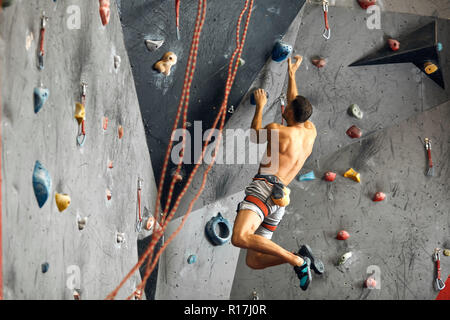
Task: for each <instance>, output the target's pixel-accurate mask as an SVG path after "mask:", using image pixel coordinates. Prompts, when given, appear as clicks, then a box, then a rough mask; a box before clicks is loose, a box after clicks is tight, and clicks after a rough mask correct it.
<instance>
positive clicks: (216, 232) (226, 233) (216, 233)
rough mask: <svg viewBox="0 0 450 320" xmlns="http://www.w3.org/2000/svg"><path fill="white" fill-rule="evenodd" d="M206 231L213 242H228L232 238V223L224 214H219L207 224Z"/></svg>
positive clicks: (219, 243)
mask: <svg viewBox="0 0 450 320" xmlns="http://www.w3.org/2000/svg"><path fill="white" fill-rule="evenodd" d="M205 233H206V236H207V237H208V239H209V240H210V241H211V243H212V244H213V245H215V246H220V245H223V244H225V243H227V242H228V241H229V240H230V238H231V225H230V222H229V221H228V220H227V219H225V218H224V217H223V216H222V214H221V213H220V212H219V214H218V215H217V216H215V217H213V218H211V220H209V222H208V223H207V224H206V227H205Z"/></svg>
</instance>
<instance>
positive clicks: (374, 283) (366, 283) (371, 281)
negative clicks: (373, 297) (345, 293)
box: [364, 276, 377, 289]
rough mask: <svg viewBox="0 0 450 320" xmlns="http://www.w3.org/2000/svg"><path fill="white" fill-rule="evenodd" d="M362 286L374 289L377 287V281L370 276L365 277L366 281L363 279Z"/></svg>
mask: <svg viewBox="0 0 450 320" xmlns="http://www.w3.org/2000/svg"><path fill="white" fill-rule="evenodd" d="M364 287H366V288H367V289H375V288H376V287H377V281H376V280H375V279H374V278H373V277H372V276H370V277H368V278H367V279H366V281H364Z"/></svg>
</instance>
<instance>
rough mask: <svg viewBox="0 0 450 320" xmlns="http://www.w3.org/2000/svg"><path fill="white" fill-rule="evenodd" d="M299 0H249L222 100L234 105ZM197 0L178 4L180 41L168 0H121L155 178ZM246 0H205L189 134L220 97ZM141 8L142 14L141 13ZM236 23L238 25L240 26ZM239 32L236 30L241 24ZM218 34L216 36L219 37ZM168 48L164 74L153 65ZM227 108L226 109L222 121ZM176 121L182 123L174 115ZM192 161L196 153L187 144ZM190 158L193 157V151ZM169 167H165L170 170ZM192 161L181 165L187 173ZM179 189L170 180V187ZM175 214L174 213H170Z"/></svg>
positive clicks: (206, 124) (208, 120)
mask: <svg viewBox="0 0 450 320" xmlns="http://www.w3.org/2000/svg"><path fill="white" fill-rule="evenodd" d="M305 1H306V0H301V1H299V0H284V1H283V3H282V4H280V3H277V2H276V1H275V2H274V1H272V0H258V1H255V2H254V6H253V10H252V18H251V22H250V25H249V28H248V33H247V38H246V43H245V47H244V50H243V55H242V58H243V59H244V63H245V64H244V65H243V66H241V67H240V68H239V72H238V73H237V76H236V80H235V84H234V86H233V90H232V91H231V93H230V97H229V103H228V107H230V106H234V107H235V109H236V108H237V107H238V104H239V102H240V101H241V99H242V97H243V96H244V95H245V93H246V91H247V90H248V89H249V87H250V85H251V83H252V81H253V80H254V79H255V77H256V76H257V74H258V73H259V72H260V70H261V68H262V67H263V66H264V64H265V62H266V60H267V58H268V57H269V56H270V52H271V50H272V47H273V44H274V42H275V41H277V40H279V39H281V38H282V37H283V36H284V34H285V33H286V31H287V29H288V28H289V26H290V25H291V23H292V21H293V19H294V18H295V17H296V15H297V13H298V12H299V10H300V9H301V8H302V6H303V5H304V3H305ZM197 2H198V1H197V0H184V1H182V2H181V3H180V16H179V17H180V40H178V39H177V37H176V27H175V1H159V0H154V1H147V0H145V1H144V0H133V1H121V18H122V24H123V29H124V36H125V44H126V46H127V49H128V53H129V56H130V61H131V65H132V70H133V75H134V79H135V83H136V91H137V93H138V97H139V102H140V106H141V112H142V115H143V121H144V125H145V129H146V134H147V143H148V145H149V148H150V155H151V157H152V163H153V166H154V171H155V177H156V179H157V182H159V179H160V174H161V170H162V165H163V162H164V155H165V151H166V149H167V145H168V143H169V137H170V135H171V132H170V131H171V130H172V127H173V121H174V119H175V115H176V112H177V106H178V103H179V100H180V96H181V92H182V86H183V80H184V72H185V69H186V64H187V60H188V57H189V50H190V44H191V41H192V34H193V30H194V26H195V17H196V14H197ZM244 3H245V1H221V0H209V1H208V2H207V13H206V19H205V24H204V27H203V32H202V35H201V38H200V45H199V52H198V60H197V67H196V73H195V76H194V81H193V84H192V87H191V91H190V105H189V112H188V115H187V119H188V122H189V124H188V128H187V130H188V131H189V132H190V133H191V134H192V135H193V133H194V121H201V122H202V129H201V130H202V131H203V132H204V131H206V130H207V129H209V128H210V127H211V126H212V124H213V122H214V118H215V117H216V115H217V112H218V107H219V106H220V104H221V102H222V99H223V96H224V87H225V81H226V77H227V71H228V63H229V59H230V58H231V54H232V53H233V50H234V48H235V45H236V36H235V34H236V24H237V21H238V17H239V13H240V12H241V10H242V8H243V6H244ZM142 12H145V13H146V14H142ZM242 27H243V26H242ZM241 33H242V29H241ZM219 35H220V36H219ZM145 40H162V41H164V43H163V45H162V47H160V48H159V49H157V50H156V51H152V52H149V50H148V49H147V47H146V45H145ZM168 51H171V52H174V53H175V54H176V55H177V57H178V62H177V64H176V65H175V66H174V67H173V68H172V70H171V74H170V75H169V76H165V75H163V74H161V73H158V72H157V71H155V70H154V68H153V66H154V64H155V63H156V62H157V61H158V60H159V59H161V57H162V56H163V55H164V54H165V53H166V52H168ZM231 116H232V114H230V113H228V114H227V120H228V119H230V117H231ZM179 127H182V123H181V120H180V123H179ZM191 152H192V155H193V156H192V158H193V159H192V160H191V163H194V161H195V160H196V159H197V158H198V154H196V153H195V152H194V148H192V151H191ZM194 157H195V158H194ZM172 168H173V166H172V165H171V166H170V167H169V170H171V169H172ZM192 168H193V165H190V164H185V165H184V166H183V170H184V172H185V174H186V175H188V174H189V173H190V172H191V171H192ZM180 190H181V187H180V186H178V185H177V186H176V188H175V193H176V194H178V193H179V191H180ZM177 216H178V213H177Z"/></svg>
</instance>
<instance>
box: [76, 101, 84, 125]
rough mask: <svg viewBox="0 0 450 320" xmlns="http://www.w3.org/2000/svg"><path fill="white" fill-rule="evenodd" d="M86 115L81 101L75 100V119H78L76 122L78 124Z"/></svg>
mask: <svg viewBox="0 0 450 320" xmlns="http://www.w3.org/2000/svg"><path fill="white" fill-rule="evenodd" d="M85 117H86V110H85V109H84V105H83V104H82V103H79V102H77V103H76V105H75V119H77V120H78V124H80V123H81V122H82V121H83V120H84V119H85Z"/></svg>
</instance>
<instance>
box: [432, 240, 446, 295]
mask: <svg viewBox="0 0 450 320" xmlns="http://www.w3.org/2000/svg"><path fill="white" fill-rule="evenodd" d="M440 251H441V249H440V248H436V249H434V254H433V258H434V261H435V262H436V274H437V275H436V281H435V285H436V290H439V291H441V290H442V289H444V288H445V283H444V281H442V280H441V257H440V255H439V252H440Z"/></svg>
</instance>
